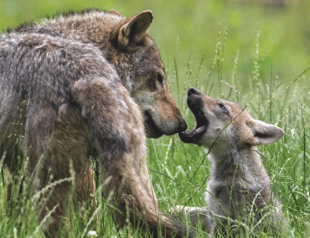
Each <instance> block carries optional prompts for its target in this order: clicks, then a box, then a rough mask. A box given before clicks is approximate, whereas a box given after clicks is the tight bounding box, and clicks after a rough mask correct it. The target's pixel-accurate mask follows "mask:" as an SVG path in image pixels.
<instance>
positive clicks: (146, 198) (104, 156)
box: [72, 75, 191, 238]
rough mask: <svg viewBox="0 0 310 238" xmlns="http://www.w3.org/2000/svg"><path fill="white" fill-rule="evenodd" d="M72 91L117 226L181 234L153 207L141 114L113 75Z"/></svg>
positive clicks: (182, 233) (179, 227) (151, 233)
mask: <svg viewBox="0 0 310 238" xmlns="http://www.w3.org/2000/svg"><path fill="white" fill-rule="evenodd" d="M112 76H113V75H112ZM72 92H73V95H74V99H75V100H76V102H77V104H78V105H79V106H80V108H81V113H82V115H83V117H85V120H86V121H87V122H88V126H89V129H90V131H91V134H92V143H93V145H94V146H95V149H96V152H97V153H98V155H99V161H100V162H101V164H102V169H103V171H102V173H103V181H102V183H103V188H104V194H105V197H106V199H107V201H108V202H109V204H110V206H109V207H111V210H112V212H113V213H114V215H115V217H116V221H117V223H118V225H119V226H125V225H126V227H127V228H128V229H129V230H134V229H136V228H137V227H138V226H139V227H140V228H143V230H144V231H145V232H146V233H145V235H146V236H152V237H157V235H159V234H158V232H160V233H161V234H163V235H165V237H167V238H168V237H186V235H187V231H186V229H185V228H184V227H183V226H182V225H181V224H178V223H177V222H174V221H173V220H172V219H171V218H170V217H168V216H166V215H164V214H163V212H161V211H160V210H159V208H158V204H157V200H156V197H155V195H154V193H153V188H152V185H151V181H150V177H149V173H148V169H147V165H146V147H145V142H146V137H145V132H144V125H143V117H142V115H141V112H140V109H139V106H138V105H137V104H136V103H135V102H134V101H133V99H132V98H131V97H130V95H129V93H128V91H127V90H126V89H125V88H124V87H123V86H122V85H121V83H120V82H119V81H118V80H117V79H114V80H113V81H111V80H109V79H107V78H104V77H102V78H94V79H89V80H79V81H78V82H76V83H75V85H74V87H73V90H72ZM146 228H148V229H146ZM189 237H191V234H190V235H189Z"/></svg>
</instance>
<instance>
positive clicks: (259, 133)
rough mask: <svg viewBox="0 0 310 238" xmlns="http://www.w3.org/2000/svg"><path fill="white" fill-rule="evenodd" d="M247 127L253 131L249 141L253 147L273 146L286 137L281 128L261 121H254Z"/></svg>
mask: <svg viewBox="0 0 310 238" xmlns="http://www.w3.org/2000/svg"><path fill="white" fill-rule="evenodd" d="M247 126H248V127H249V128H250V130H251V131H252V136H251V137H252V138H251V139H249V141H248V142H249V143H250V144H252V145H267V144H271V143H274V142H276V141H278V140H279V139H280V138H281V137H282V136H283V135H284V131H283V130H282V129H281V128H279V127H277V126H274V125H271V124H267V123H265V122H263V121H260V120H255V119H252V120H251V121H250V122H248V123H247Z"/></svg>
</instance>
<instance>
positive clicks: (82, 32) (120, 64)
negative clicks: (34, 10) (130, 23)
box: [37, 11, 135, 92]
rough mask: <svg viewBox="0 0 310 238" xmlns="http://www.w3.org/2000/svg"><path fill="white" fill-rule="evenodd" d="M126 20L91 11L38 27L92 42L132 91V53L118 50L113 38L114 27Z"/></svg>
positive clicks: (44, 23) (59, 18) (46, 22)
mask: <svg viewBox="0 0 310 238" xmlns="http://www.w3.org/2000/svg"><path fill="white" fill-rule="evenodd" d="M122 20H124V18H122V17H120V16H117V15H114V14H110V13H107V12H100V11H97V12H89V13H83V14H82V15H70V16H58V17H56V18H55V19H50V20H44V21H43V23H42V24H40V25H38V26H37V27H42V26H43V27H45V28H47V29H50V30H52V31H53V32H57V33H59V34H61V35H65V36H67V37H69V38H71V39H74V40H77V41H81V42H83V43H90V44H92V45H94V46H96V47H98V48H99V49H100V50H101V51H102V52H103V54H104V57H105V59H106V60H107V61H108V62H109V63H111V64H112V65H113V66H114V67H115V69H116V71H117V73H118V75H119V77H120V79H121V81H122V84H123V85H124V86H125V87H126V89H127V90H128V91H129V92H131V91H132V87H133V86H132V79H133V77H134V71H133V69H132V66H131V64H132V60H133V58H134V57H135V56H134V55H133V54H129V53H123V52H120V51H117V50H116V49H115V48H114V47H113V46H112V43H111V40H110V36H111V32H112V30H113V28H114V27H115V26H116V25H117V24H118V23H119V22H121V21H122Z"/></svg>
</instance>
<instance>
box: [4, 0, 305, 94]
mask: <svg viewBox="0 0 310 238" xmlns="http://www.w3.org/2000/svg"><path fill="white" fill-rule="evenodd" d="M262 2H265V3H262ZM268 2H269V3H271V2H281V0H280V1H279V0H242V1H240V0H239V1H236V0H234V1H230V0H195V1H193V0H192V1H188V0H178V1H167V0H156V1H146V0H115V1H112V0H105V1H103V0H101V1H100V0H89V1H82V0H52V1H51V0H49V1H47V0H0V9H1V15H0V25H1V28H2V31H4V30H5V29H6V28H8V27H11V28H14V27H16V26H18V25H19V24H21V23H23V22H25V21H30V20H31V19H34V20H35V21H39V20H40V18H44V17H45V16H46V15H49V16H52V15H53V13H55V12H57V11H68V10H81V9H84V8H89V7H96V8H102V9H105V10H109V9H112V8H113V9H116V10H118V11H119V12H120V13H121V14H122V15H124V16H126V17H128V16H131V15H134V14H136V13H137V12H139V11H141V10H145V9H148V10H151V11H152V12H153V14H154V21H153V25H152V27H151V29H150V34H151V36H152V37H153V38H154V39H155V41H156V43H157V45H158V48H159V49H160V52H161V55H162V58H163V61H164V63H165V64H166V66H167V68H168V70H169V69H172V70H173V69H174V58H175V57H176V61H177V63H178V68H179V71H180V74H181V73H182V69H183V68H186V65H187V63H188V61H189V58H192V60H191V63H192V65H194V67H193V71H194V72H193V74H195V73H197V71H198V68H197V69H196V68H195V67H196V66H197V67H198V66H199V64H200V62H201V60H202V58H203V56H204V61H203V65H202V73H201V75H202V77H203V76H204V75H206V74H207V73H208V72H209V71H210V68H211V65H212V62H213V58H214V55H215V49H216V43H217V37H218V29H219V24H220V25H221V29H222V38H223V37H224V33H223V31H224V28H225V27H227V40H226V45H225V50H224V54H223V58H224V63H223V68H222V74H223V76H222V78H223V80H225V81H227V80H228V79H230V78H231V72H232V68H233V58H234V57H235V55H236V53H237V50H239V61H238V65H237V70H236V71H237V74H236V75H237V77H238V80H241V81H244V82H245V83H246V82H247V81H248V79H249V77H251V74H252V72H253V69H254V66H253V61H254V57H255V42H256V36H257V31H258V30H259V32H260V37H259V57H258V63H259V66H260V69H259V70H260V74H261V75H269V71H270V65H271V64H273V72H274V74H276V75H278V77H279V80H280V81H284V82H287V83H289V82H291V81H292V80H294V79H295V78H296V76H297V75H299V74H300V73H301V72H302V71H303V70H305V69H306V68H307V67H309V66H310V57H309V54H310V21H309V20H310V1H307V0H303V1H301V0H299V1H298V0H295V1H293V0H291V1H282V2H288V4H268ZM214 77H215V75H214ZM180 78H182V77H180ZM263 80H268V77H266V79H264V78H263ZM228 81H229V80H228ZM216 88H217V87H215V89H216Z"/></svg>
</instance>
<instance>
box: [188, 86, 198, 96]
mask: <svg viewBox="0 0 310 238" xmlns="http://www.w3.org/2000/svg"><path fill="white" fill-rule="evenodd" d="M193 94H200V91H199V90H197V89H196V88H190V89H189V90H188V93H187V96H191V95H193Z"/></svg>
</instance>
